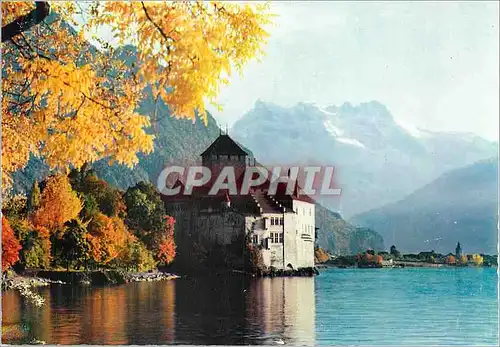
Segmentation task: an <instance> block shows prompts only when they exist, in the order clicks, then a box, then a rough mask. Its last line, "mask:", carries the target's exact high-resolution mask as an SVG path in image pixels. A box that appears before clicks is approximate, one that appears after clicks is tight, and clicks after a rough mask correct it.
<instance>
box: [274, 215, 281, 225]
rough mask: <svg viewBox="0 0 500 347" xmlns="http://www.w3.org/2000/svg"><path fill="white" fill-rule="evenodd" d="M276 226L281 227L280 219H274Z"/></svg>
mask: <svg viewBox="0 0 500 347" xmlns="http://www.w3.org/2000/svg"><path fill="white" fill-rule="evenodd" d="M274 224H275V225H279V224H280V222H279V219H278V217H275V219H274Z"/></svg>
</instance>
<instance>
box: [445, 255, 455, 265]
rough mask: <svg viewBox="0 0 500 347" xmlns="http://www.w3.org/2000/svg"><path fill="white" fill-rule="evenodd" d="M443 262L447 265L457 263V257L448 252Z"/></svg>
mask: <svg viewBox="0 0 500 347" xmlns="http://www.w3.org/2000/svg"><path fill="white" fill-rule="evenodd" d="M445 263H446V264H449V265H455V264H456V263H457V259H456V258H455V257H454V256H453V255H451V254H450V255H448V256H447V257H446V258H445Z"/></svg>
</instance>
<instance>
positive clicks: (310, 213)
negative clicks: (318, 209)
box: [309, 208, 313, 216]
mask: <svg viewBox="0 0 500 347" xmlns="http://www.w3.org/2000/svg"><path fill="white" fill-rule="evenodd" d="M312 210H313V209H312V208H310V209H309V215H310V216H311V215H312Z"/></svg>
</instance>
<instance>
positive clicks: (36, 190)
mask: <svg viewBox="0 0 500 347" xmlns="http://www.w3.org/2000/svg"><path fill="white" fill-rule="evenodd" d="M40 199H41V192H40V185H39V184H38V181H37V180H36V179H35V181H34V182H33V186H32V187H31V192H30V194H29V196H28V212H33V211H35V210H36V209H37V208H38V206H40Z"/></svg>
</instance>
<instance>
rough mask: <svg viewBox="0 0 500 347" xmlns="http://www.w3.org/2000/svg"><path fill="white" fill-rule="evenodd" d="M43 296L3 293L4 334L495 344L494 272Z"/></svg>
mask: <svg viewBox="0 0 500 347" xmlns="http://www.w3.org/2000/svg"><path fill="white" fill-rule="evenodd" d="M40 293H41V294H42V295H43V296H44V298H45V300H46V304H45V306H44V307H42V308H33V307H30V306H26V305H24V303H23V302H22V299H21V298H20V297H19V296H18V294H17V293H15V292H7V293H4V295H3V297H2V310H3V325H4V327H11V328H12V327H20V328H19V330H22V331H26V332H27V334H28V335H30V336H33V337H35V338H37V339H38V340H43V341H45V342H47V343H49V344H81V343H86V344H273V345H274V344H276V341H277V340H279V339H281V340H283V341H284V342H285V343H286V344H287V345H314V344H319V345H332V344H340V345H391V344H392V345H452V344H456V345H497V344H498V304H497V296H498V295H497V274H496V269H492V268H485V269H481V268H462V269H366V270H362V269H330V270H325V271H323V272H322V273H321V275H320V276H318V277H316V278H273V279H269V278H268V279H256V280H244V279H241V278H224V277H221V278H218V279H213V278H212V279H196V280H194V279H180V280H176V281H168V282H143V283H131V284H126V285H122V286H113V287H101V288H86V287H73V286H64V285H53V286H51V287H50V288H43V289H41V290H40ZM4 339H5V337H4ZM4 342H9V341H8V340H7V341H5V340H4ZM11 342H12V341H11Z"/></svg>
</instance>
